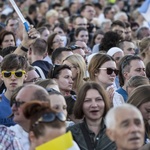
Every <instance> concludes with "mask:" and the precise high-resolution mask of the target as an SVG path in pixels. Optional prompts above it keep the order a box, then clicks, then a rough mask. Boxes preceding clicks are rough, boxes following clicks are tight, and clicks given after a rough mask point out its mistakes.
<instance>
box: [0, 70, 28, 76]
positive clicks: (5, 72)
mask: <svg viewBox="0 0 150 150" xmlns="http://www.w3.org/2000/svg"><path fill="white" fill-rule="evenodd" d="M25 73H26V72H25V71H24V70H19V71H2V75H3V76H4V77H5V78H10V77H11V76H12V74H14V75H15V77H16V78H21V77H22V76H23V74H25Z"/></svg>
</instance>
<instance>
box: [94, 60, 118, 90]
mask: <svg viewBox="0 0 150 150" xmlns="http://www.w3.org/2000/svg"><path fill="white" fill-rule="evenodd" d="M107 69H116V63H115V62H114V61H112V60H110V61H107V62H105V63H104V64H102V65H101V67H100V68H99V71H98V73H96V74H95V80H96V82H97V83H100V84H102V85H103V87H104V88H107V87H108V86H110V85H112V84H113V82H114V80H115V77H116V74H115V73H114V71H113V72H112V74H107Z"/></svg>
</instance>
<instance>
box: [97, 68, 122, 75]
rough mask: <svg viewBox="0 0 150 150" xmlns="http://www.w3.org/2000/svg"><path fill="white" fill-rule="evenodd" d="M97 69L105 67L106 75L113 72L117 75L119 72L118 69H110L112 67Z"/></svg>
mask: <svg viewBox="0 0 150 150" xmlns="http://www.w3.org/2000/svg"><path fill="white" fill-rule="evenodd" d="M99 69H105V70H106V72H107V74H108V75H111V74H112V73H113V72H114V73H115V74H116V76H117V75H118V73H119V70H117V69H112V68H99Z"/></svg>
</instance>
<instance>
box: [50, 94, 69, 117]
mask: <svg viewBox="0 0 150 150" xmlns="http://www.w3.org/2000/svg"><path fill="white" fill-rule="evenodd" d="M49 97H50V104H51V107H52V108H54V109H56V110H57V111H59V112H63V113H64V115H65V116H66V117H67V104H66V101H65V99H64V97H63V96H62V95H56V94H53V95H50V96H49Z"/></svg>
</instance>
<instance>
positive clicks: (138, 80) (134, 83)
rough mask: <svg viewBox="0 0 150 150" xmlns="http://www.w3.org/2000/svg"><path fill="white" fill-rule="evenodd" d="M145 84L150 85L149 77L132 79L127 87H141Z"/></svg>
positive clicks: (134, 77)
mask: <svg viewBox="0 0 150 150" xmlns="http://www.w3.org/2000/svg"><path fill="white" fill-rule="evenodd" d="M144 84H149V79H148V78H147V77H144V76H133V77H131V78H130V79H129V80H128V82H127V85H126V87H127V88H128V87H135V88H136V87H138V86H140V85H144Z"/></svg>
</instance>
